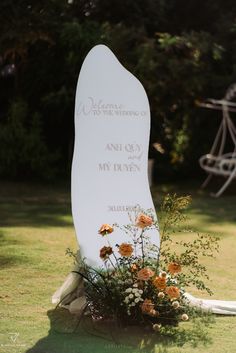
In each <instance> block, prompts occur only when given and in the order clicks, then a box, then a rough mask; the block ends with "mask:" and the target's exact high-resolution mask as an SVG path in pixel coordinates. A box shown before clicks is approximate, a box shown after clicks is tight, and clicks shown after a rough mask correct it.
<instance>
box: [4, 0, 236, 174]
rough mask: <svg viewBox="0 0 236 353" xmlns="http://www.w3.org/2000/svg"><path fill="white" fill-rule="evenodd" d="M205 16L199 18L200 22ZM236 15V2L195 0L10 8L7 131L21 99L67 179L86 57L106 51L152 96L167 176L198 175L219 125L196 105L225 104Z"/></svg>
mask: <svg viewBox="0 0 236 353" xmlns="http://www.w3.org/2000/svg"><path fill="white" fill-rule="evenodd" d="M200 9H201V16H196V13H198V12H199V11H200ZM235 14H236V6H235V2H233V1H232V0H230V1H228V2H227V3H225V2H223V0H218V1H217V2H215V1H208V2H204V3H203V2H202V3H201V4H200V5H199V1H197V0H190V1H188V3H186V1H184V0H178V1H177V0H168V1H164V0H148V1H141V0H138V1H135V2H134V1H131V0H129V1H126V4H125V6H123V4H122V3H121V2H120V1H118V0H116V1H110V2H109V1H107V0H96V1H86V0H74V1H73V4H71V5H70V4H68V2H67V1H63V0H50V1H46V0H43V1H41V2H40V3H37V2H31V3H29V2H28V1H13V0H3V1H1V4H0V33H1V34H0V99H1V109H0V119H1V124H2V123H3V122H4V121H6V120H7V116H8V112H9V110H10V107H11V106H12V104H13V103H14V102H15V101H16V100H18V99H22V100H23V101H24V102H26V103H27V106H28V109H29V111H30V114H28V115H27V116H26V125H30V124H31V123H30V121H31V117H32V116H33V115H34V114H37V116H38V117H37V119H39V120H40V125H41V136H42V138H43V140H44V144H45V147H46V149H47V153H48V158H49V159H50V155H52V154H55V152H56V153H58V155H59V159H58V161H60V164H59V163H58V165H57V166H56V167H57V169H58V171H60V173H61V174H63V175H65V174H66V173H68V171H69V170H70V167H69V166H70V164H71V158H72V148H73V136H74V131H73V128H74V126H73V112H74V94H75V88H76V81H77V77H78V73H79V69H80V67H81V64H82V62H83V59H84V58H85V55H86V54H87V53H88V51H89V50H90V49H91V48H92V47H93V46H94V45H96V44H100V43H104V44H107V45H109V47H110V48H111V49H112V50H113V51H114V53H115V54H116V55H117V56H118V58H119V60H120V61H121V63H122V64H124V66H125V67H127V68H128V69H129V70H130V71H131V72H133V73H134V74H135V75H137V77H138V78H139V79H140V81H141V82H142V83H143V85H144V87H145V89H146V90H147V93H148V97H149V100H150V106H151V112H152V129H151V145H152V144H153V143H159V144H160V145H161V146H162V149H163V151H164V154H163V155H162V156H161V155H160V154H158V153H157V152H156V151H154V150H152V149H150V154H151V155H152V157H154V158H156V159H157V162H158V171H159V175H161V176H162V177H166V176H173V175H177V174H178V175H190V174H193V173H194V174H196V173H199V170H200V169H199V168H198V164H197V159H198V157H199V156H200V155H201V154H203V153H206V152H208V150H209V148H210V144H211V141H212V140H213V137H214V134H215V131H216V128H217V126H218V124H219V120H218V119H217V116H216V115H215V116H216V118H215V119H212V117H211V119H209V115H210V114H208V113H207V112H204V111H203V110H200V109H199V108H196V105H195V100H196V99H199V98H205V97H209V96H212V97H216V98H221V97H222V96H223V94H224V92H225V90H226V88H227V86H228V85H229V84H230V83H232V82H234V81H235V79H236V66H235V57H236V49H235V48H236V45H235V44H236V31H235V28H236V25H235ZM9 64H14V65H15V71H14V74H12V75H10V76H7V75H2V74H1V72H2V70H3V72H4V69H5V68H6V66H7V65H9ZM211 115H213V113H211ZM4 131H5V133H6V134H7V133H8V130H4ZM7 138H8V136H6V137H5V139H7ZM199 141H201V144H199ZM36 143H37V139H36V140H35V145H36ZM12 148H13V146H12ZM39 148H41V147H39ZM45 151H46V150H45ZM15 153H17V151H16V152H15ZM45 153H46V152H45ZM10 159H11V156H9V160H10ZM19 162H20V161H19ZM2 163H3V164H5V162H4V161H1V160H0V164H2ZM16 163H17V160H16ZM170 163H171V167H170ZM43 165H44V164H43V163H42V164H41V167H42V169H43V168H44V167H43ZM17 170H18V172H17V171H16V172H15V173H13V174H14V175H15V176H17V175H18V174H17V173H19V172H20V167H19V168H17ZM40 173H41V174H42V175H43V174H45V172H44V171H43V170H41V172H40ZM2 175H4V172H3V171H2V172H1V173H0V176H2Z"/></svg>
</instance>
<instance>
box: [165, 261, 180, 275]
mask: <svg viewBox="0 0 236 353" xmlns="http://www.w3.org/2000/svg"><path fill="white" fill-rule="evenodd" d="M168 271H169V272H170V273H171V274H172V275H175V274H176V273H179V272H181V266H180V264H179V263H178V262H171V263H170V264H169V266H168Z"/></svg>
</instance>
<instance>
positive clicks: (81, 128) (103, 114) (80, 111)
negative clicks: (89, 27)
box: [72, 45, 159, 266]
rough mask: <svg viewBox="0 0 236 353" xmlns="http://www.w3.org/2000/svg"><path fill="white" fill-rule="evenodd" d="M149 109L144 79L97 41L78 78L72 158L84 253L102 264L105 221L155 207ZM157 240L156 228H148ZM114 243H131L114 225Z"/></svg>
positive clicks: (117, 220)
mask: <svg viewBox="0 0 236 353" xmlns="http://www.w3.org/2000/svg"><path fill="white" fill-rule="evenodd" d="M149 133H150V110H149V103H148V98H147V95H146V93H145V91H144V88H143V86H142V85H141V83H140V82H139V81H138V80H137V79H136V78H135V77H134V76H133V75H132V74H131V73H130V72H129V71H127V70H126V69H125V68H124V67H123V66H122V65H121V64H120V63H119V61H118V60H117V58H116V57H115V55H114V54H113V53H112V52H111V50H110V49H109V48H107V47H106V46H104V45H98V46H95V47H94V48H93V49H92V50H91V51H90V52H89V54H88V55H87V57H86V58H85V60H84V63H83V65H82V68H81V72H80V75H79V79H78V84H77V91H76V103H75V146H74V156H73V163H72V214H73V220H74V225H75V230H76V235H77V239H78V243H79V246H80V250H81V254H82V256H83V257H86V259H87V262H88V263H89V264H91V265H95V266H99V265H101V263H102V261H101V259H100V258H99V250H100V248H101V247H102V246H104V245H106V244H105V240H104V238H103V237H102V236H101V235H99V234H98V230H99V228H100V226H101V225H102V224H103V223H109V224H113V223H118V224H120V225H124V224H128V223H129V216H128V212H132V210H133V209H134V208H135V207H136V206H137V205H140V206H141V208H143V209H150V208H152V209H153V210H154V206H153V201H152V197H151V194H150V189H149V184H148V175H147V163H148V145H149ZM150 236H151V238H152V242H153V243H155V244H158V242H159V236H158V234H157V231H156V230H151V231H150ZM109 239H110V242H111V244H112V245H113V246H115V244H117V243H118V244H120V243H121V242H127V240H128V239H127V235H126V234H125V233H122V232H120V231H118V230H116V231H115V232H114V233H112V234H111V235H110V236H109Z"/></svg>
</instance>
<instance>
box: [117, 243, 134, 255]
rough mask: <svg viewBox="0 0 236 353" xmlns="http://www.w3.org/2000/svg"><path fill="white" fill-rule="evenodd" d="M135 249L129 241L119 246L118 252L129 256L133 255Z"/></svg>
mask: <svg viewBox="0 0 236 353" xmlns="http://www.w3.org/2000/svg"><path fill="white" fill-rule="evenodd" d="M133 251H134V249H133V247H132V245H130V244H127V243H122V244H121V245H120V246H119V250H118V252H119V253H120V254H121V256H125V257H129V256H131V255H132V253H133Z"/></svg>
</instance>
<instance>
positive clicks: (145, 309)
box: [141, 299, 154, 315]
mask: <svg viewBox="0 0 236 353" xmlns="http://www.w3.org/2000/svg"><path fill="white" fill-rule="evenodd" d="M141 310H142V313H143V314H149V315H150V314H151V313H152V312H153V310H154V304H153V303H152V301H151V299H145V300H144V302H143V303H142V304H141Z"/></svg>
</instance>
